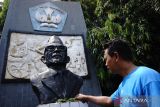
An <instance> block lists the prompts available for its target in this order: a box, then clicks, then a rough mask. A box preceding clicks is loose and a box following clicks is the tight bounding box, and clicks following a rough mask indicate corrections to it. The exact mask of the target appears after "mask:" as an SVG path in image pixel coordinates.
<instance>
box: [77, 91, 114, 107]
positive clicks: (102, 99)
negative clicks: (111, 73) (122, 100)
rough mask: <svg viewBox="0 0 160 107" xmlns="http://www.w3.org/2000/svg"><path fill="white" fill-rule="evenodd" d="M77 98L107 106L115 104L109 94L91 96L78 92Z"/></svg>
mask: <svg viewBox="0 0 160 107" xmlns="http://www.w3.org/2000/svg"><path fill="white" fill-rule="evenodd" d="M76 99H77V100H81V101H89V102H93V103H95V104H98V105H103V106H105V107H111V106H112V104H113V103H112V99H111V98H110V97H107V96H91V95H84V94H78V95H77V96H76Z"/></svg>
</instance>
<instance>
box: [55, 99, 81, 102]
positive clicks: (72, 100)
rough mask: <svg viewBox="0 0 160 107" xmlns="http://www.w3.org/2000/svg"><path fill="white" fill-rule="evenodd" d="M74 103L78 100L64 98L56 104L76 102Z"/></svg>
mask: <svg viewBox="0 0 160 107" xmlns="http://www.w3.org/2000/svg"><path fill="white" fill-rule="evenodd" d="M76 101H78V100H76V99H75V98H64V99H58V100H57V101H56V103H65V102H76Z"/></svg>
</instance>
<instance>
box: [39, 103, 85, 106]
mask: <svg viewBox="0 0 160 107" xmlns="http://www.w3.org/2000/svg"><path fill="white" fill-rule="evenodd" d="M37 107H88V104H87V103H82V102H66V103H50V104H42V105H38V106H37Z"/></svg>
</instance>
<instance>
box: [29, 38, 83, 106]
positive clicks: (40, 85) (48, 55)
mask: <svg viewBox="0 0 160 107" xmlns="http://www.w3.org/2000/svg"><path fill="white" fill-rule="evenodd" d="M41 60H42V62H43V63H44V64H46V65H47V67H48V69H46V70H44V71H43V72H42V73H38V74H35V75H31V77H30V80H31V83H32V87H33V90H34V91H35V93H36V95H37V97H38V99H39V101H40V103H41V104H48V103H54V102H56V101H57V100H58V99H64V98H73V97H75V96H76V95H77V94H78V93H79V90H80V88H81V86H82V84H83V80H82V78H81V77H80V76H77V75H75V74H73V73H72V72H70V71H69V70H67V69H66V64H67V63H68V62H69V60H70V58H69V56H67V47H66V46H64V45H63V43H62V41H61V39H60V38H59V37H56V36H53V37H51V38H50V39H49V41H48V43H47V45H46V48H45V51H44V56H42V58H41Z"/></svg>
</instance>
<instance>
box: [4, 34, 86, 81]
mask: <svg viewBox="0 0 160 107" xmlns="http://www.w3.org/2000/svg"><path fill="white" fill-rule="evenodd" d="M59 37H60V38H61V40H62V42H63V44H64V45H65V46H66V47H67V50H68V51H67V52H68V53H67V54H68V56H70V62H69V63H68V64H67V66H66V67H67V69H68V70H70V71H71V72H73V73H74V74H77V75H79V76H87V75H88V70H87V64H86V59H85V52H84V45H83V40H82V37H81V36H59ZM49 41H52V36H45V35H33V34H22V33H11V39H10V46H9V52H8V61H7V67H6V75H5V78H6V79H16V78H22V79H29V76H30V75H32V74H37V73H41V72H43V71H47V70H49V69H48V67H47V66H46V65H45V64H44V63H42V61H41V57H42V55H43V54H44V49H45V47H46V44H47V43H48V42H49Z"/></svg>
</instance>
